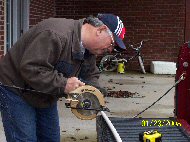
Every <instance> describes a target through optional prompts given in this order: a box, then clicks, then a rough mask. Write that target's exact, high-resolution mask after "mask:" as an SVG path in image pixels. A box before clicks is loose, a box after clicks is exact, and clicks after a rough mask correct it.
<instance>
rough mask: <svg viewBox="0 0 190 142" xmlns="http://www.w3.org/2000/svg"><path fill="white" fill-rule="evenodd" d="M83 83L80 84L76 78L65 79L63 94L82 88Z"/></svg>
mask: <svg viewBox="0 0 190 142" xmlns="http://www.w3.org/2000/svg"><path fill="white" fill-rule="evenodd" d="M84 85H85V83H83V82H81V81H80V80H79V79H78V78H77V77H71V78H68V79H67V84H66V86H65V93H66V94H67V93H69V92H71V91H73V90H75V89H77V88H78V87H80V86H84Z"/></svg>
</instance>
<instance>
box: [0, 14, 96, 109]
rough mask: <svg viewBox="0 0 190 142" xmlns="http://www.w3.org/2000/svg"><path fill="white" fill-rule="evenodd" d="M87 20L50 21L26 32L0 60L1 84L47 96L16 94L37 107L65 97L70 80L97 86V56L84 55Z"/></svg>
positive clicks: (56, 19) (25, 93) (87, 53)
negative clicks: (84, 25) (40, 92)
mask: <svg viewBox="0 0 190 142" xmlns="http://www.w3.org/2000/svg"><path fill="white" fill-rule="evenodd" d="M83 21H84V19H81V20H72V19H64V18H50V19H47V20H44V21H42V22H40V23H39V24H38V25H36V26H34V27H33V28H31V29H30V30H29V31H28V32H26V33H25V34H24V35H23V36H22V37H21V38H20V39H19V40H18V41H17V42H16V43H15V44H14V46H13V47H12V48H11V49H10V50H9V51H8V53H7V54H6V55H5V57H4V58H3V59H1V60H0V82H2V83H3V84H5V85H10V86H12V85H15V86H19V87H22V88H30V89H35V90H37V91H42V92H44V93H50V94H51V95H47V94H38V93H31V92H28V91H22V92H21V91H18V90H17V91H16V90H14V91H15V92H16V93H17V94H18V95H21V96H22V97H23V98H24V99H25V100H26V101H27V102H28V103H30V104H31V105H33V106H35V107H48V106H50V105H52V104H53V103H54V102H55V101H57V100H58V98H60V97H63V96H65V94H64V89H65V85H66V82H67V78H68V77H72V76H77V77H79V78H80V79H82V80H85V81H88V82H92V83H94V84H96V85H97V84H98V78H99V71H98V68H97V66H96V57H95V55H92V54H90V53H89V52H88V51H87V50H86V51H85V54H83V51H84V50H82V49H83V48H82V46H81V27H82V24H83Z"/></svg>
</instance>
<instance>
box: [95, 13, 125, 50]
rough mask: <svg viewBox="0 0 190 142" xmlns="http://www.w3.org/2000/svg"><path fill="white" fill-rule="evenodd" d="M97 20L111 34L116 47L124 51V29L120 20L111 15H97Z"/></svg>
mask: <svg viewBox="0 0 190 142" xmlns="http://www.w3.org/2000/svg"><path fill="white" fill-rule="evenodd" d="M97 18H98V19H99V20H101V21H102V22H103V23H104V24H105V25H106V26H107V27H108V28H109V29H110V31H111V32H112V33H113V36H114V39H115V42H116V44H117V46H118V47H119V48H121V49H126V46H125V44H124V42H123V39H124V35H125V32H126V29H125V27H124V25H123V22H122V21H121V20H120V18H119V17H118V16H115V15H113V14H98V15H97Z"/></svg>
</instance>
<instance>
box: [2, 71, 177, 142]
mask: <svg viewBox="0 0 190 142" xmlns="http://www.w3.org/2000/svg"><path fill="white" fill-rule="evenodd" d="M110 79H112V82H110V81H109V80H110ZM174 81H175V77H174V76H171V75H153V74H145V75H144V74H137V73H126V74H117V73H103V74H101V77H100V83H101V85H102V86H105V87H107V88H111V89H113V90H115V91H119V90H122V91H129V92H131V93H135V95H134V96H133V98H110V97H106V98H105V99H106V102H107V107H108V108H109V109H110V110H111V112H110V113H107V112H106V114H107V115H108V116H110V117H112V116H113V117H126V118H130V117H133V116H134V115H136V114H137V113H139V112H140V111H141V110H143V109H144V108H146V107H147V106H149V105H151V104H152V103H153V102H154V101H155V100H157V99H158V98H159V97H160V96H162V95H163V94H164V93H165V92H166V91H167V90H168V89H169V88H171V86H172V85H173V84H174ZM174 92H175V89H172V90H171V91H170V92H169V93H168V94H167V95H166V96H165V97H164V98H163V99H161V100H160V101H159V102H158V103H157V104H156V105H154V106H153V107H152V108H150V109H148V110H147V111H146V112H144V113H143V114H142V115H141V117H151V118H159V117H162V118H168V117H172V116H173V109H174ZM64 101H65V100H64V99H60V101H59V102H58V106H59V114H60V127H61V138H62V140H61V142H74V141H77V142H82V141H83V142H96V141H97V139H96V137H97V135H96V120H95V119H94V120H88V121H84V120H79V119H77V118H76V117H75V116H74V115H73V114H72V112H71V111H70V109H67V108H65V105H64ZM0 141H1V142H5V138H4V133H3V127H2V123H0Z"/></svg>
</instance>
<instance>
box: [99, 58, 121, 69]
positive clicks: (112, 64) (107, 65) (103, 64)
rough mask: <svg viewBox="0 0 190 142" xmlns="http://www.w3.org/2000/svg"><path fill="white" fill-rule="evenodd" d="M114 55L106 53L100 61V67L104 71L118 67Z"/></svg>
mask: <svg viewBox="0 0 190 142" xmlns="http://www.w3.org/2000/svg"><path fill="white" fill-rule="evenodd" d="M113 60H117V58H116V57H115V56H114V55H106V56H104V57H103V58H102V59H101V61H100V69H101V70H102V71H114V70H116V69H117V65H118V62H117V61H113Z"/></svg>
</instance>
